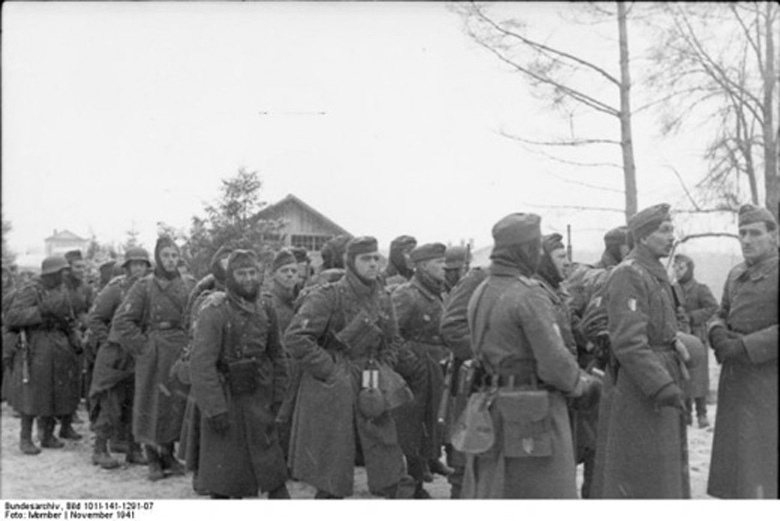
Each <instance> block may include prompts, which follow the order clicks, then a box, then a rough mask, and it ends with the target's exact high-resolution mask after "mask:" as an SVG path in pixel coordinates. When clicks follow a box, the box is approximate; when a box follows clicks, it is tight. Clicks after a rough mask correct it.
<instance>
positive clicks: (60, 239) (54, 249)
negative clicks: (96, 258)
mask: <svg viewBox="0 0 780 521" xmlns="http://www.w3.org/2000/svg"><path fill="white" fill-rule="evenodd" d="M43 243H44V244H45V247H44V250H45V252H46V256H47V257H49V256H51V255H65V253H67V252H69V251H71V250H81V251H82V253H83V252H84V251H86V249H87V247H88V246H89V240H88V239H82V238H81V237H79V236H78V235H76V234H75V233H73V232H71V231H69V230H62V231H61V232H58V231H57V230H56V229H55V230H54V233H53V234H52V236H51V237H47V238H45V239H44V240H43Z"/></svg>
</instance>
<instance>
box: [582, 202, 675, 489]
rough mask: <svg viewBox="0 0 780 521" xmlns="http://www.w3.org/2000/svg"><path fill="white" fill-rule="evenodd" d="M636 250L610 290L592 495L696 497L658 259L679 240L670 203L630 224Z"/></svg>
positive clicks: (669, 307)
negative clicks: (608, 350) (607, 352)
mask: <svg viewBox="0 0 780 521" xmlns="http://www.w3.org/2000/svg"><path fill="white" fill-rule="evenodd" d="M628 227H629V229H630V231H631V234H632V236H633V242H634V249H633V250H632V251H631V253H629V254H628V255H627V256H626V258H625V259H624V260H623V261H622V262H621V263H620V264H619V265H618V266H617V267H615V268H614V270H613V271H612V273H611V274H610V277H609V280H608V282H607V285H606V288H605V296H604V298H605V302H606V309H607V321H608V330H609V336H610V339H611V358H610V363H609V366H608V368H607V371H606V373H607V376H606V380H605V386H604V397H603V398H602V401H601V407H600V409H599V422H600V426H599V433H598V435H599V440H598V447H597V450H596V471H595V476H594V483H593V493H592V495H593V497H596V498H613V499H621V498H644V499H649V498H667V499H682V498H689V497H690V482H689V475H688V458H687V439H686V426H685V419H684V410H685V403H684V400H683V390H682V387H683V376H682V375H683V374H684V372H683V369H682V364H683V359H684V357H683V356H682V355H681V353H680V351H679V350H678V349H677V347H676V342H677V317H676V309H675V305H674V296H673V294H672V288H671V285H670V283H669V279H668V277H667V273H666V270H665V268H664V266H663V264H661V262H660V259H661V258H663V257H668V256H669V254H670V253H671V250H672V247H673V244H674V225H673V224H672V222H671V219H670V215H669V205H668V204H659V205H655V206H652V207H650V208H646V209H644V210H642V211H641V212H639V213H637V214H636V215H634V216H633V217H632V218H631V219H630V220H629V223H628Z"/></svg>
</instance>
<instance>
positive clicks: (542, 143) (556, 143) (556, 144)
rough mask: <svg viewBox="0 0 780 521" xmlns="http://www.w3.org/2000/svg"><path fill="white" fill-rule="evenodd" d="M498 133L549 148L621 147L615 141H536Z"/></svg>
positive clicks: (501, 132) (500, 132)
mask: <svg viewBox="0 0 780 521" xmlns="http://www.w3.org/2000/svg"><path fill="white" fill-rule="evenodd" d="M498 133H499V134H500V135H502V136H504V137H506V138H509V139H513V140H515V141H520V142H522V143H526V144H528V145H538V146H549V147H579V146H585V145H620V141H615V140H614V139H585V138H583V139H573V140H560V141H534V140H531V139H525V138H522V137H520V136H515V135H512V134H509V133H507V132H505V131H503V130H499V131H498Z"/></svg>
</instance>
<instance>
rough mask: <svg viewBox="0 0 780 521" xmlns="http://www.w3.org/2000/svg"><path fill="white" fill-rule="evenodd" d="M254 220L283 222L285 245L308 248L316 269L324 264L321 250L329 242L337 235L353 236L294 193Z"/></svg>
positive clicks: (269, 207) (262, 212) (259, 214)
mask: <svg viewBox="0 0 780 521" xmlns="http://www.w3.org/2000/svg"><path fill="white" fill-rule="evenodd" d="M255 217H256V218H257V219H260V220H269V221H271V220H281V221H282V222H284V223H285V225H284V228H282V230H281V233H282V237H281V240H282V242H283V243H284V244H285V246H296V247H303V248H306V249H307V250H308V251H309V252H310V253H309V257H311V259H312V264H313V265H315V266H318V265H319V264H320V263H321V262H322V260H321V257H320V255H319V251H320V250H321V249H322V246H323V245H324V244H325V243H326V242H327V241H328V240H329V239H331V238H333V237H335V236H337V235H349V236H350V237H351V236H352V234H351V233H349V232H348V231H347V230H345V229H344V228H342V227H341V226H339V225H338V224H336V223H334V222H333V221H331V220H330V219H328V218H327V217H325V216H324V215H323V214H321V213H320V212H318V211H317V210H315V209H314V208H312V207H311V206H309V205H308V204H306V203H304V202H303V201H301V200H300V199H299V198H297V197H296V196H294V195H292V194H289V195H288V196H286V197H285V198H284V199H282V200H281V201H279V202H277V203H274V204H272V205H269V206H267V207H265V208H263V209H262V210H260V211H259V212H258V213H257V214H256V216H255Z"/></svg>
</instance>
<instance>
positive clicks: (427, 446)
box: [392, 243, 452, 499]
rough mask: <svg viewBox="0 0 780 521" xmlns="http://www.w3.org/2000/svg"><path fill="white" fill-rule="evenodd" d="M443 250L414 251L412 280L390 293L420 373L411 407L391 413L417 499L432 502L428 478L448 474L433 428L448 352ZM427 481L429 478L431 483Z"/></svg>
mask: <svg viewBox="0 0 780 521" xmlns="http://www.w3.org/2000/svg"><path fill="white" fill-rule="evenodd" d="M445 252H446V246H444V244H441V243H432V244H423V245H421V246H418V247H416V248H415V249H413V250H412V252H411V254H410V260H411V262H412V264H413V265H414V275H413V276H412V279H411V280H410V281H409V282H407V283H404V284H401V285H400V286H397V287H396V288H395V290H394V291H393V293H392V298H393V305H394V306H395V313H396V317H397V319H398V332H399V333H400V335H401V338H402V339H403V340H404V342H403V344H402V345H401V347H400V349H401V350H403V351H405V352H406V355H407V357H408V358H409V359H410V360H412V361H413V363H414V364H415V365H418V366H419V367H420V369H421V371H420V374H421V375H422V378H420V379H419V380H418V381H414V382H410V384H411V389H412V392H413V393H414V401H412V402H410V403H408V404H406V405H403V406H401V407H399V408H398V409H396V410H395V411H394V413H393V414H394V417H395V421H396V425H397V427H398V440H399V442H400V444H401V448H402V449H403V451H404V455H405V456H406V465H407V469H408V472H409V475H410V476H411V477H412V479H413V480H414V481H415V497H416V498H418V499H427V498H430V494H428V492H427V491H426V490H425V489H424V488H423V480H424V479H425V477H426V476H425V474H426V472H427V473H429V475H430V472H433V473H436V474H441V475H443V476H447V475H449V474H450V473H451V472H452V470H451V469H449V468H448V467H446V466H445V465H444V464H442V463H441V461H439V458H440V457H441V444H442V441H443V440H442V434H443V433H441V432H440V429H439V425H438V422H437V415H438V409H439V402H440V401H441V397H442V388H443V385H444V374H443V373H442V364H444V363H446V362H447V359H448V356H449V350H448V349H447V347H446V346H445V345H444V341H443V340H442V338H441V335H440V334H439V323H440V321H441V316H442V313H443V312H444V302H443V291H444V262H445ZM429 479H430V478H429Z"/></svg>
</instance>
